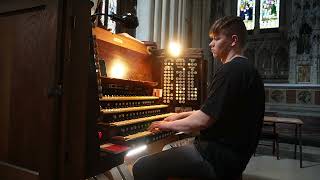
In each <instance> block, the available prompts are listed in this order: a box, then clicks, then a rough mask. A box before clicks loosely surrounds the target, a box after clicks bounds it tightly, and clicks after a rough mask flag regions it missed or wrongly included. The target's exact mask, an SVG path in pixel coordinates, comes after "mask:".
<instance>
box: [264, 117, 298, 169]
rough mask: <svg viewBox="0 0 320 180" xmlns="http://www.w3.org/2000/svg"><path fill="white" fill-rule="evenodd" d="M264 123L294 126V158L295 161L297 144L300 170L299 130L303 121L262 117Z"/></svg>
mask: <svg viewBox="0 0 320 180" xmlns="http://www.w3.org/2000/svg"><path fill="white" fill-rule="evenodd" d="M264 122H269V123H275V124H277V123H283V124H294V125H295V143H294V158H295V159H296V156H297V155H296V154H297V142H299V152H300V153H299V155H300V168H302V138H301V134H302V133H301V128H302V125H303V121H302V120H300V119H296V118H284V117H273V116H264Z"/></svg>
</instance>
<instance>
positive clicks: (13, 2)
mask: <svg viewBox="0 0 320 180" xmlns="http://www.w3.org/2000/svg"><path fill="white" fill-rule="evenodd" d="M45 5H46V2H45V1H44V0H24V1H20V0H5V2H2V3H1V6H0V15H5V14H7V13H13V12H17V11H25V10H28V9H35V8H36V9H38V8H39V7H45Z"/></svg>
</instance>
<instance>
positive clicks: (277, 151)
mask: <svg viewBox="0 0 320 180" xmlns="http://www.w3.org/2000/svg"><path fill="white" fill-rule="evenodd" d="M275 141H276V143H275V144H276V153H277V160H279V159H280V158H279V141H278V138H276V140H275Z"/></svg>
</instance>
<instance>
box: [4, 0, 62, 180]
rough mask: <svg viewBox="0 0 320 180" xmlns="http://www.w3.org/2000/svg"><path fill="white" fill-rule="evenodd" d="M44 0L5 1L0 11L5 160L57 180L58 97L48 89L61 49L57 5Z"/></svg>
mask: <svg viewBox="0 0 320 180" xmlns="http://www.w3.org/2000/svg"><path fill="white" fill-rule="evenodd" d="M39 2H40V1H32V2H31V1H26V2H20V1H19V3H21V4H19V3H18V1H11V2H10V3H9V5H8V4H6V2H3V1H1V3H0V7H1V8H2V11H1V12H6V14H5V15H3V14H0V27H1V28H0V38H1V42H0V44H1V45H0V56H1V63H0V64H1V67H0V71H1V80H2V79H3V81H1V84H2V83H3V84H4V88H3V90H2V91H1V92H0V98H1V99H2V100H3V99H4V101H1V104H0V106H1V109H2V108H3V107H4V108H3V109H2V110H1V111H0V117H1V126H0V132H1V134H0V135H1V138H0V144H1V151H0V156H1V157H0V158H1V160H2V161H4V162H6V163H9V164H12V165H14V166H19V167H22V168H25V169H29V170H32V171H37V172H40V176H41V179H57V178H55V175H54V174H56V172H55V170H56V169H55V168H56V161H57V160H56V159H57V154H56V153H57V152H56V149H57V148H56V145H57V144H58V143H57V137H58V136H57V132H58V129H57V123H58V121H57V120H54V116H58V114H57V113H56V112H53V111H54V107H56V104H55V102H56V101H55V100H56V99H54V98H49V97H48V90H49V89H50V87H52V86H53V84H54V79H55V77H54V76H55V72H56V69H55V68H56V64H55V63H56V60H57V59H56V58H57V57H56V53H57V52H58V51H60V49H58V51H57V50H56V48H57V44H56V43H57V42H58V41H57V36H56V34H57V29H58V28H57V27H58V26H57V17H58V15H57V12H58V10H57V9H58V5H57V4H58V3H57V1H54V0H51V1H41V2H40V3H39ZM44 2H45V3H47V4H46V5H45V7H46V8H36V9H32V11H19V12H18V11H17V10H21V9H24V8H27V9H29V8H34V7H38V6H39V5H40V6H42V5H43V4H44ZM14 5H17V6H14ZM20 5H21V6H20ZM10 7H12V8H10ZM15 8H16V9H15ZM3 9H6V10H3ZM1 15H2V16H1ZM2 65H4V66H2ZM7 68H8V69H7ZM4 69H5V70H4ZM3 70H4V72H2V71H3ZM2 75H4V76H3V77H2ZM1 89H2V85H1ZM3 97H4V98H3ZM2 118H4V121H3V119H2ZM2 125H3V126H2ZM2 147H3V148H4V149H2ZM16 170H17V174H19V173H22V174H21V175H23V174H24V173H23V170H21V169H19V168H18V169H16ZM19 170H21V172H19V173H18V171H19ZM7 175H8V176H10V178H9V179H25V178H14V177H15V173H9V174H7ZM24 175H25V176H26V178H28V177H29V175H27V174H24ZM37 176H38V175H37ZM1 177H2V176H1ZM31 179H35V178H31Z"/></svg>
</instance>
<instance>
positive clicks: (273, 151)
mask: <svg viewBox="0 0 320 180" xmlns="http://www.w3.org/2000/svg"><path fill="white" fill-rule="evenodd" d="M275 149H276V140H275V139H273V141H272V155H276V151H275Z"/></svg>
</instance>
